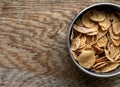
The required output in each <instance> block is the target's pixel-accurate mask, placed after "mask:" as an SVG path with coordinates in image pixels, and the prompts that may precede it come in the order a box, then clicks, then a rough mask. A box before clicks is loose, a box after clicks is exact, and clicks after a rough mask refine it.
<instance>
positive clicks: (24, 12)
mask: <svg viewBox="0 0 120 87" xmlns="http://www.w3.org/2000/svg"><path fill="white" fill-rule="evenodd" d="M106 1H107V2H113V3H117V4H120V1H119V0H0V87H120V75H119V76H115V77H111V78H96V77H92V76H89V75H87V74H85V73H84V72H82V71H80V70H79V69H78V68H77V67H76V66H75V64H74V63H73V62H72V60H71V59H70V56H69V54H68V51H67V43H66V39H67V31H68V26H69V24H70V22H71V20H72V19H73V18H74V17H75V15H76V14H77V13H79V11H81V10H82V9H83V8H85V7H87V6H89V5H91V4H94V3H98V2H106Z"/></svg>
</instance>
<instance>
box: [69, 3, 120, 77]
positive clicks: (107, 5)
mask: <svg viewBox="0 0 120 87" xmlns="http://www.w3.org/2000/svg"><path fill="white" fill-rule="evenodd" d="M91 9H100V10H102V9H106V10H113V11H118V12H120V6H119V5H116V4H112V3H98V4H94V5H91V6H89V7H87V8H85V9H83V10H82V11H81V12H80V13H79V14H78V15H77V16H76V17H75V18H74V19H73V21H72V23H71V25H70V27H69V33H68V49H69V53H70V56H71V58H72V60H73V61H74V63H75V64H76V65H77V66H78V67H79V68H80V69H81V70H82V71H84V72H86V73H88V74H90V75H93V76H96V77H110V76H115V75H118V74H120V67H118V68H117V69H115V70H113V71H110V72H107V73H95V72H92V71H90V70H87V69H85V68H83V67H82V66H80V65H79V64H78V63H77V61H76V60H75V59H74V57H73V56H72V53H71V51H70V45H71V44H70V43H71V42H70V41H71V40H70V36H71V32H72V26H73V24H74V23H75V22H76V20H77V19H78V18H79V17H81V16H82V15H83V14H84V13H86V12H88V11H89V10H91Z"/></svg>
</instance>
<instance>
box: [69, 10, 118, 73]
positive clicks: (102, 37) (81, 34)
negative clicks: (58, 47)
mask: <svg viewBox="0 0 120 87" xmlns="http://www.w3.org/2000/svg"><path fill="white" fill-rule="evenodd" d="M70 50H71V53H72V55H73V57H74V58H75V60H76V61H77V62H78V63H79V64H80V65H81V66H82V67H84V68H86V69H89V70H91V71H94V72H97V73H101V72H109V71H112V70H115V69H116V68H117V67H118V66H119V65H120V13H119V12H115V11H106V10H105V11H103V10H102V11H101V10H95V9H94V10H90V11H89V12H87V13H85V14H84V15H82V17H80V18H78V19H77V21H76V22H75V23H74V25H73V28H72V33H71V48H70Z"/></svg>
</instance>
